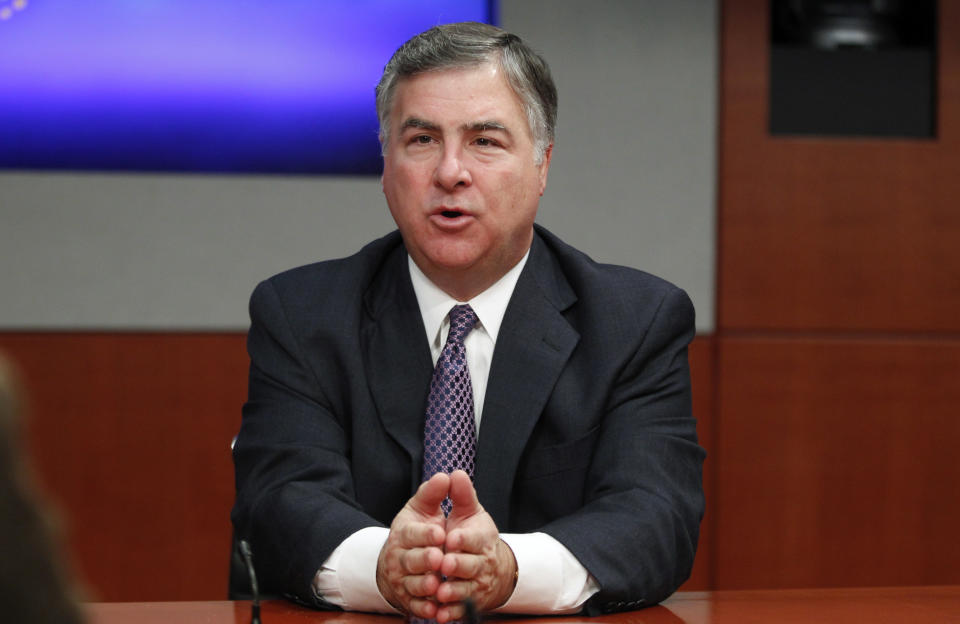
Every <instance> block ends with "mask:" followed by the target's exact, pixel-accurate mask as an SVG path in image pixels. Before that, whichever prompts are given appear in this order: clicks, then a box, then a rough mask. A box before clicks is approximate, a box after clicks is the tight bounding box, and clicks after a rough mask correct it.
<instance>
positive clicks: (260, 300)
mask: <svg viewBox="0 0 960 624" xmlns="http://www.w3.org/2000/svg"><path fill="white" fill-rule="evenodd" d="M250 316H251V327H250V333H249V337H248V350H249V353H250V359H251V363H250V387H249V397H248V401H247V403H246V405H245V406H244V409H243V422H242V426H241V430H240V434H239V436H238V438H237V442H236V445H235V448H234V461H235V465H236V486H237V499H236V505H235V507H234V510H233V521H234V525H235V529H236V531H237V534H238V535H239V536H241V537H245V538H247V539H248V540H250V542H251V543H252V545H253V550H254V553H255V555H256V563H257V572H258V574H259V576H260V577H261V579H260V582H261V585H263V586H266V587H267V588H268V589H273V590H278V591H280V592H283V593H286V594H288V595H290V596H291V597H294V598H298V599H300V600H304V601H306V602H311V603H312V602H314V600H313V599H312V597H311V596H312V592H311V589H310V583H311V580H312V579H313V576H314V574H315V573H316V571H317V570H318V569H319V566H320V564H321V563H322V562H323V561H324V560H325V559H326V558H327V556H328V555H329V554H330V553H331V551H333V549H334V548H336V546H337V545H338V544H340V542H341V541H343V540H344V539H345V538H346V537H348V536H349V535H351V534H352V533H354V532H355V531H357V530H359V529H361V528H363V527H367V526H371V525H384V526H388V525H389V524H390V522H391V520H392V519H393V517H394V515H396V513H397V512H398V511H399V510H400V508H401V507H402V506H403V505H404V503H405V502H406V501H407V499H408V498H409V497H410V496H411V495H412V494H413V492H414V491H415V490H416V488H417V486H418V485H419V482H420V470H421V463H422V441H421V437H422V432H423V420H424V410H425V406H426V400H427V392H428V387H429V383H430V377H431V374H432V370H433V363H432V361H431V356H430V351H429V347H428V344H427V339H426V332H425V330H424V327H423V321H422V319H421V315H420V310H419V307H418V305H417V300H416V297H415V295H414V292H413V287H412V285H411V282H410V276H409V271H408V269H407V258H406V250H405V248H404V246H403V242H402V240H401V238H400V235H399V233H397V232H394V233H392V234H390V235H387V236H385V237H384V238H381V239H379V240H377V241H374V242H373V243H370V244H369V245H367V246H366V247H364V248H363V249H362V250H361V251H360V252H359V253H357V254H356V255H354V256H351V257H349V258H345V259H341V260H333V261H329V262H321V263H317V264H313V265H309V266H306V267H301V268H298V269H293V270H291V271H287V272H285V273H281V274H280V275H277V276H275V277H273V278H271V279H269V280H266V281H265V282H263V283H261V284H260V285H259V286H258V287H257V289H256V290H255V292H254V293H253V296H252V298H251V302H250ZM693 334H694V312H693V306H692V305H691V303H690V300H689V298H688V297H687V296H686V294H685V293H684V292H683V291H682V290H680V289H678V288H676V287H674V286H672V285H671V284H669V283H667V282H665V281H663V280H661V279H658V278H656V277H653V276H651V275H649V274H646V273H643V272H640V271H636V270H633V269H628V268H624V267H616V266H610V265H602V264H597V263H595V262H593V261H592V260H590V259H589V258H588V257H586V256H585V255H583V254H581V253H580V252H578V251H576V250H575V249H573V248H571V247H569V246H568V245H566V244H564V243H563V242H561V241H560V240H559V239H557V238H556V237H555V236H553V235H552V234H550V233H549V232H547V231H546V230H545V229H543V228H540V227H539V226H537V228H536V233H535V236H534V240H533V245H532V248H531V252H530V257H529V259H528V261H527V264H526V266H525V267H524V269H523V271H522V273H521V275H520V278H519V280H518V282H517V286H516V289H515V291H514V293H513V296H512V298H511V299H510V303H509V305H508V306H507V310H506V314H505V316H504V320H503V324H502V327H501V330H500V333H499V336H498V338H497V344H496V347H495V351H494V354H493V360H492V363H491V368H490V377H489V381H488V386H487V394H486V397H485V402H484V409H483V415H482V420H481V425H480V432H479V438H478V449H477V465H476V476H475V487H476V489H477V493H478V495H479V498H480V502H481V504H483V506H484V507H485V508H486V510H487V511H488V512H489V513H490V514H491V516H492V517H493V520H494V521H495V522H496V524H497V527H498V528H499V529H500V531H501V532H514V533H522V532H533V531H543V532H545V533H548V534H549V535H551V536H553V537H554V538H556V539H557V540H559V541H560V542H561V543H562V544H564V545H565V546H566V547H567V548H568V549H569V550H570V551H571V552H572V553H573V554H574V555H575V556H576V557H577V559H579V561H580V562H581V563H582V564H583V565H584V566H585V567H586V568H587V570H589V572H590V573H591V574H592V575H593V576H594V577H595V578H596V580H597V581H598V583H599V585H600V591H599V593H598V594H597V595H595V596H594V597H593V598H592V599H591V600H590V601H589V602H588V603H587V605H586V612H587V613H590V614H595V613H601V612H609V611H618V610H626V609H632V608H637V607H640V606H643V605H649V604H654V603H656V602H658V601H660V600H662V599H663V598H665V597H666V596H668V595H669V594H670V593H672V592H673V591H674V590H675V589H676V588H677V587H678V586H679V585H680V584H681V583H682V582H683V581H684V580H685V579H686V578H687V577H688V576H689V573H690V568H691V566H692V564H693V558H694V553H695V551H696V546H697V537H698V533H699V524H700V519H701V516H702V514H703V507H704V501H703V493H702V486H701V467H702V463H703V458H704V452H703V449H702V448H700V446H699V445H698V444H697V435H696V423H695V421H694V418H693V416H692V414H691V406H690V380H689V370H688V366H687V345H688V343H689V342H690V340H691V338H692V337H693ZM318 606H322V605H318Z"/></svg>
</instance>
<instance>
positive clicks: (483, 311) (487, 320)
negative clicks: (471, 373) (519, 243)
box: [407, 249, 530, 344]
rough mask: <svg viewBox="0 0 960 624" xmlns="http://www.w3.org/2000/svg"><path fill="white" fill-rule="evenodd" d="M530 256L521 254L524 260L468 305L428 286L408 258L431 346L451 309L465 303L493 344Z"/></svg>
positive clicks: (427, 280) (426, 281) (429, 284)
mask: <svg viewBox="0 0 960 624" xmlns="http://www.w3.org/2000/svg"><path fill="white" fill-rule="evenodd" d="M529 256H530V250H529V249H528V250H527V253H525V254H523V258H521V259H520V261H519V262H517V264H516V265H514V267H513V268H512V269H510V270H509V271H507V272H506V274H505V275H504V276H503V277H501V278H500V279H499V280H497V281H496V282H495V283H494V284H493V285H492V286H490V287H489V288H487V289H486V290H485V291H483V292H482V293H480V294H479V295H477V296H476V297H474V298H473V299H471V300H470V301H457V300H456V299H454V298H453V297H451V296H450V295H448V294H447V293H445V292H443V291H442V290H441V289H440V288H439V287H438V286H437V285H436V284H434V283H433V282H431V281H430V278H428V277H427V276H426V275H424V273H423V271H421V270H420V267H418V266H417V263H416V262H414V261H413V258H411V257H410V255H409V254H408V255H407V266H408V267H409V270H410V281H411V282H413V292H414V293H415V294H416V296H417V303H418V304H419V305H420V315H421V316H422V317H423V326H424V329H426V331H427V340H429V341H430V342H431V343H432V344H433V343H436V342H438V341H439V340H440V333H441V329H443V326H444V322H445V321H447V314H449V313H450V308H452V307H453V306H455V305H457V304H461V303H468V304H470V307H471V308H473V311H474V313H476V315H477V318H478V319H479V322H478V323H477V326H478V327H483V329H484V331H486V332H487V334H488V335H489V336H490V338H491V340H493V342H494V344H496V342H497V334H499V333H500V325H501V324H502V323H503V316H504V314H506V312H507V304H509V303H510V297H511V296H512V295H513V289H514V288H515V287H516V285H517V280H518V279H520V273H521V271H523V267H524V265H525V264H526V263H527V258H528V257H529Z"/></svg>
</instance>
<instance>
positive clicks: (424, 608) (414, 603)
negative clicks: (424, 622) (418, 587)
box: [407, 598, 449, 621]
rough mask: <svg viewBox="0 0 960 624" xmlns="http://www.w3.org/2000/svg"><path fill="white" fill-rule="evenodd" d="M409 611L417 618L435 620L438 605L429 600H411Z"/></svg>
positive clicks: (408, 605) (408, 606)
mask: <svg viewBox="0 0 960 624" xmlns="http://www.w3.org/2000/svg"><path fill="white" fill-rule="evenodd" d="M407 611H409V612H410V613H412V614H413V615H415V616H417V617H421V618H425V619H428V620H434V619H436V616H437V603H436V602H434V601H433V600H428V599H427V598H411V599H410V602H408V603H407ZM448 621H449V620H448Z"/></svg>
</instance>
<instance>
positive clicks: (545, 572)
mask: <svg viewBox="0 0 960 624" xmlns="http://www.w3.org/2000/svg"><path fill="white" fill-rule="evenodd" d="M500 538H501V539H502V540H503V541H504V542H506V544H507V546H509V547H510V549H511V550H512V551H513V555H514V557H516V559H517V572H518V575H517V586H516V588H515V589H514V590H513V594H512V595H511V596H510V598H509V599H508V600H507V601H506V602H505V603H504V604H503V605H502V606H500V607H499V608H497V609H495V610H494V611H495V612H498V613H527V614H564V613H576V612H578V611H580V609H581V607H582V606H583V603H585V602H586V601H587V600H588V599H589V598H590V596H592V595H594V594H595V593H597V591H598V590H599V589H600V586H599V585H598V584H597V581H596V579H594V578H593V577H592V576H591V575H590V574H589V573H588V572H587V569H586V568H584V567H583V565H581V563H580V562H579V561H578V560H577V558H576V557H574V556H573V554H572V553H571V552H570V551H569V550H567V548H566V547H565V546H564V545H563V544H561V543H560V542H558V541H557V540H556V539H554V538H553V537H550V536H549V535H547V534H546V533H501V534H500Z"/></svg>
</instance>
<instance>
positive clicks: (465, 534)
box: [444, 528, 500, 554]
mask: <svg viewBox="0 0 960 624" xmlns="http://www.w3.org/2000/svg"><path fill="white" fill-rule="evenodd" d="M499 539H500V534H499V533H497V532H496V531H495V529H491V530H490V531H486V530H479V529H474V528H467V529H454V530H453V531H450V532H449V533H447V539H446V540H445V541H444V547H445V549H446V551H447V552H448V553H449V552H463V553H475V554H479V553H482V552H485V551H486V550H488V549H489V548H491V547H493V546H495V542H496V541H497V540H499Z"/></svg>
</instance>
